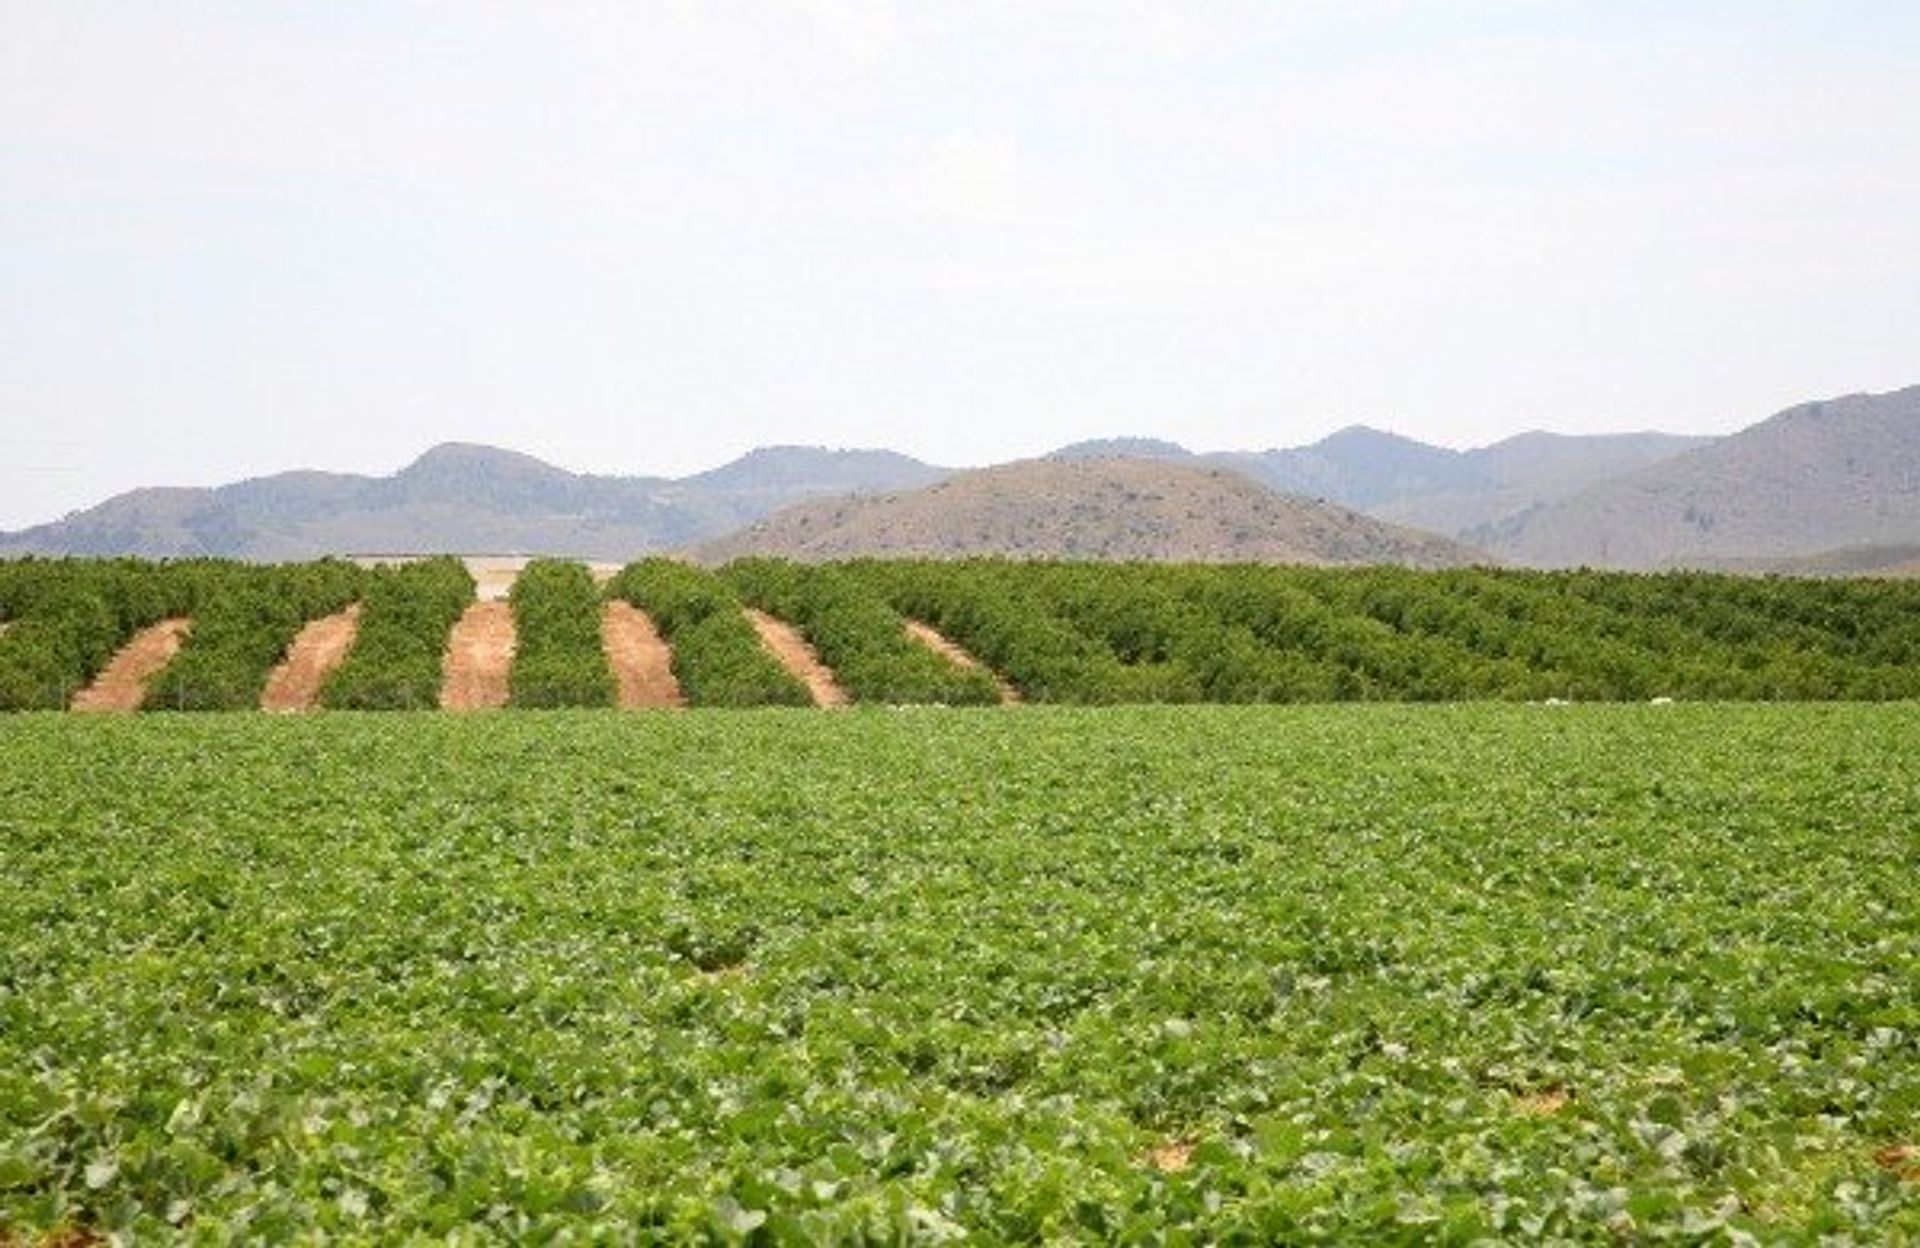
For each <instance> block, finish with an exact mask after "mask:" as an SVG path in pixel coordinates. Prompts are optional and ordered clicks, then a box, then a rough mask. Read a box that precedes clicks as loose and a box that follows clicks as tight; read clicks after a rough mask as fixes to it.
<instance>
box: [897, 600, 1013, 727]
mask: <svg viewBox="0 0 1920 1248" xmlns="http://www.w3.org/2000/svg"><path fill="white" fill-rule="evenodd" d="M907 636H909V637H911V638H913V639H914V640H915V641H917V642H919V643H920V644H921V645H923V646H925V647H926V648H927V649H929V650H931V651H933V652H934V653H935V654H937V655H940V656H941V657H942V658H944V659H946V660H947V662H949V663H951V664H953V665H954V666H955V667H964V668H970V669H972V670H975V671H982V672H986V673H987V675H989V676H991V677H993V683H994V685H995V686H996V687H997V688H998V689H999V690H1000V705H1002V706H1012V705H1013V704H1014V703H1016V702H1018V701H1019V700H1020V691H1019V690H1018V689H1015V688H1014V687H1013V684H1012V682H1010V681H1009V680H1007V678H1006V677H1004V676H1002V675H1000V673H998V672H995V671H990V670H989V669H988V668H987V665H986V664H984V663H982V662H981V661H980V660H979V659H976V658H974V657H973V656H972V655H971V654H968V653H967V652H966V650H965V649H963V648H962V647H961V646H960V644H959V643H958V642H954V641H949V640H948V639H947V638H945V637H943V636H941V635H940V633H939V631H938V630H936V629H935V628H934V627H933V626H932V625H931V624H923V623H921V622H920V621H919V620H908V621H907Z"/></svg>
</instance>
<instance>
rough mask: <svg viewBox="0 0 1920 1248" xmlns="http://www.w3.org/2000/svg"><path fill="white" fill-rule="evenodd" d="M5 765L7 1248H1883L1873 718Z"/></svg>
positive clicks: (1910, 925) (747, 725) (1913, 887)
mask: <svg viewBox="0 0 1920 1248" xmlns="http://www.w3.org/2000/svg"><path fill="white" fill-rule="evenodd" d="M0 733H3V734H4V742H5V748H4V749H0V796H3V797H4V801H0V855H4V861H5V862H6V864H7V870H6V871H5V872H0V950H4V956H0V1240H8V1241H13V1240H18V1241H21V1242H25V1243H37V1242H41V1241H42V1240H43V1239H46V1238H48V1237H66V1238H73V1239H77V1238H82V1237H85V1238H97V1239H102V1240H105V1239H107V1238H109V1237H113V1236H116V1235H117V1236H119V1237H121V1238H123V1239H127V1240H130V1241H133V1242H145V1241H149V1240H162V1241H165V1240H172V1239H176V1238H192V1239H196V1240H207V1241H226V1240H231V1239H258V1240H263V1241H269V1242H283V1241H292V1240H318V1239H323V1238H336V1239H347V1240H355V1241H370V1242H372V1241H377V1242H403V1241H413V1240H426V1239H433V1240H442V1239H445V1238H447V1237H449V1236H453V1237H455V1238H460V1237H463V1236H464V1237H480V1238H501V1239H513V1240H532V1241H541V1242H548V1241H558V1240H575V1241H584V1242H600V1241H619V1240H623V1239H629V1238H637V1239H642V1240H674V1241H680V1242H698V1241H711V1240H720V1241H738V1240H740V1239H745V1238H751V1239H753V1240H755V1241H756V1242H783V1241H784V1242H824V1243H843V1242H860V1241H873V1240H885V1241H888V1242H917V1241H921V1240H929V1239H953V1238H957V1237H959V1236H961V1235H963V1234H964V1235H966V1236H968V1237H971V1238H973V1239H975V1240H978V1241H981V1242H992V1243H1002V1242H1034V1241H1038V1240H1050V1241H1058V1242H1107V1241H1123V1242H1143V1241H1144V1242H1169V1241H1170V1242H1193V1243H1212V1242H1248V1243H1252V1242H1258V1243H1268V1242H1278V1243H1300V1242H1330V1241H1332V1242H1388V1243H1427V1242H1459V1243H1472V1242H1476V1241H1490V1242H1542V1241H1552V1242H1572V1243H1594V1242H1597V1243H1610V1242H1621V1241H1624V1242H1656V1243H1657V1242H1683V1243H1694V1242H1744V1241H1749V1240H1750V1241H1754V1242H1761V1243H1782V1242H1784V1243H1800V1242H1818V1241H1821V1240H1823V1239H1824V1240H1830V1241H1834V1242H1854V1243H1876V1244H1877V1243H1907V1242H1913V1241H1915V1239H1916V1238H1920V1187H1916V1185H1915V1183H1914V1182H1913V1180H1912V1178H1911V1175H1910V1172H1909V1171H1907V1170H1906V1169H1905V1167H1907V1166H1909V1165H1910V1164H1911V1160H1910V1159H1911V1157H1912V1154H1911V1151H1910V1150H1911V1149H1912V1148H1913V1147H1914V1146H1915V1145H1916V1144H1920V1140H1915V1138H1914V1134H1913V1133H1914V1128H1915V1122H1916V1114H1915V1107H1916V1105H1920V1006H1917V1005H1916V1001H1915V998H1914V994H1913V991H1912V986H1913V984H1914V983H1916V982H1920V932H1916V928H1915V923H1914V916H1915V915H1916V914H1920V875H1916V873H1915V871H1914V870H1913V848H1914V846H1913V829H1914V828H1915V826H1917V825H1920V717H1916V716H1915V715H1914V714H1913V712H1912V709H1911V708H1910V707H1906V706H1902V705H1888V706H1869V705H1859V704H1848V705H1797V706H1796V705H1746V706H1730V705H1718V706H1673V707H1649V706H1644V705H1637V706H1575V707H1554V708H1547V707H1528V706H1512V705H1478V706H1391V705H1387V706H1382V705H1371V706H1315V707H1271V706H1256V707H1221V706H1143V707H1123V708H1102V709H1099V710H1086V709H1080V708H1066V707H1046V706H1040V707H1029V708H1027V709H1026V710H1024V711H1022V712H1021V713H1019V714H1005V715H1003V714H998V713H992V714H949V713H943V712H937V711H919V710H915V711H905V712H899V713H880V714H859V715H821V714H818V713H815V712H812V711H805V710H801V711H779V710H776V711H770V712H766V713H761V714H754V715H730V714H713V715H703V714H689V715H674V716H631V715H620V714H616V713H612V712H604V713H603V712H591V711H556V712H553V713H551V714H543V715H537V716H536V715H518V716H515V715H500V716H472V717H467V716H449V715H441V714H437V713H427V714H417V715H408V714H389V715H379V716H373V715H335V716H320V717H312V718H306V719H292V718H282V717H268V716H259V715H203V716H165V717H162V716H147V717H137V718H133V719H123V720H119V721H114V722H103V721H101V720H99V719H96V718H91V717H78V716H27V717H16V718H14V719H11V720H9V721H7V722H6V723H5V724H4V726H3V727H0ZM1783 742H1790V743H1791V748H1782V743H1783Z"/></svg>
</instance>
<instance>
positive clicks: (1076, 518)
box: [692, 459, 1485, 567]
mask: <svg viewBox="0 0 1920 1248" xmlns="http://www.w3.org/2000/svg"><path fill="white" fill-rule="evenodd" d="M692 553H693V554H694V556H695V557H696V558H699V559H702V560H705V561H709V562H723V561H725V560H728V559H733V558H737V557H740V556H743V555H778V556H783V557H785V558H789V559H800V560H822V559H844V558H854V557H858V556H866V555H873V556H881V555H892V556H907V555H914V556H929V557H934V558H963V557H966V556H969V555H1007V556H1012V557H1016V558H1035V559H1038V558H1061V559H1111V560H1126V559H1139V560H1156V561H1181V562H1212V563H1221V562H1242V561H1244V562H1263V563H1309V564H1359V563H1399V564H1406V565H1409V566H1413V567H1457V566H1460V565H1463V564H1468V563H1474V562H1485V556H1483V555H1480V554H1479V553H1478V552H1476V551H1474V550H1471V549H1469V548H1467V547H1465V546H1462V545H1460V544H1459V543H1457V542H1452V541H1449V540H1448V539H1446V538H1443V537H1439V536H1437V535H1435V534H1431V533H1423V532H1420V531H1418V530H1416V529H1406V528H1401V527H1399V526H1397V525H1391V524H1386V523H1383V522H1381V521H1378V520H1374V519H1372V518H1371V517H1368V516H1363V515H1361V514H1360V513H1358V512H1355V511H1348V510H1347V509H1346V508H1344V507H1338V506H1335V505H1333V504H1331V503H1322V502H1315V501H1311V500H1308V499H1303V498H1295V497H1292V496H1289V495H1285V494H1276V493H1274V492H1273V491H1272V490H1269V489H1267V488H1266V487H1264V486H1261V485H1258V484H1256V483H1255V482H1253V481H1250V480H1248V479H1247V478H1246V477H1243V476H1241V475H1239V474H1238V473H1234V472H1227V471H1225V470H1222V469H1217V468H1211V469H1210V468H1199V467H1192V466H1189V465H1186V464H1181V463H1169V462H1164V461H1150V460H1140V459H1087V460H1025V461H1021V462H1018V463H1012V464H1002V465H999V466H997V467H993V468H982V469H979V470H977V471H973V472H964V473H960V474H958V475H956V476H953V477H950V478H948V479H947V480H945V481H941V482H939V483H937V484H935V485H931V486H927V487H925V488H923V489H917V490H907V491H901V492H895V493H888V494H874V495H856V496H852V497H846V498H837V499H822V500H818V501H815V502H810V503H803V504H801V505H800V506H797V507H791V508H788V509H787V510H785V511H782V512H779V513H777V514H776V515H773V516H770V517H768V518H767V519H765V520H762V521H760V522H759V523H757V524H754V525H753V526H752V527H750V528H747V529H744V530H742V531H741V532H739V533H736V534H734V535H732V536H730V537H723V538H720V539H718V540H715V541H710V542H705V543H702V544H700V545H698V546H696V547H694V548H693V552H692Z"/></svg>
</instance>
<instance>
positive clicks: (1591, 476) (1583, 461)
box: [1367, 432, 1713, 540]
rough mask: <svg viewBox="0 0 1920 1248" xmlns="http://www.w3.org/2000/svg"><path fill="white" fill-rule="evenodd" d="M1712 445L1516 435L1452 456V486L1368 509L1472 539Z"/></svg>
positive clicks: (1654, 437) (1674, 438)
mask: <svg viewBox="0 0 1920 1248" xmlns="http://www.w3.org/2000/svg"><path fill="white" fill-rule="evenodd" d="M1712 440H1713V439H1711V438H1700V437H1683V436H1681V435H1678V434H1671V433H1602V434H1579V435H1570V434H1561V433H1540V432H1534V433H1522V434H1518V435H1516V436H1514V437H1511V438H1507V439H1505V440H1503V441H1500V442H1495V443H1492V444H1491V445H1489V446H1481V447H1476V448H1474V449H1473V450H1470V451H1461V452H1458V454H1459V455H1460V462H1461V466H1462V467H1463V468H1464V469H1465V473H1464V474H1463V476H1462V477H1461V478H1460V479H1459V481H1458V483H1456V484H1452V485H1443V486H1441V487H1440V488H1437V489H1431V490H1424V491H1414V492H1411V493H1406V494H1399V495H1395V496H1390V497H1384V498H1382V499H1380V500H1379V501H1378V502H1377V503H1376V504H1374V505H1373V506H1371V507H1369V508H1367V510H1368V511H1369V512H1370V513H1371V514H1373V515H1376V516H1379V517H1380V518H1381V519H1384V520H1392V521H1395V522H1397V523H1400V524H1410V525H1413V526H1414V527H1415V528H1422V529H1432V530H1433V531H1435V532H1436V533H1447V534H1451V535H1453V536H1455V537H1460V538H1462V540H1470V539H1467V538H1466V537H1464V536H1463V535H1466V534H1469V533H1473V532H1475V531H1477V530H1480V529H1482V528H1483V527H1484V526H1487V525H1492V524H1498V523H1500V522H1501V521H1503V520H1507V519H1510V518H1512V517H1514V516H1517V515H1519V514H1520V513H1522V512H1525V511H1530V510H1532V509H1534V508H1536V507H1541V506H1544V505H1546V504H1548V503H1552V502H1557V501H1559V500H1560V499H1563V498H1567V497H1569V496H1571V495H1573V494H1577V493H1579V492H1580V491H1581V490H1583V489H1585V488H1587V487H1588V486H1590V485H1594V484H1596V483H1598V482H1600V481H1604V480H1606V479H1608V478H1609V477H1615V476H1619V475H1620V474H1622V473H1626V472H1632V471H1634V470H1635V469H1638V468H1644V467H1646V466H1647V465H1649V464H1656V463H1659V462H1660V461H1661V460H1665V459H1671V458H1672V457H1673V456H1675V455H1678V454H1680V453H1681V452H1682V451H1688V450H1692V449H1694V448H1695V447H1700V446H1705V445H1706V444H1707V443H1709V442H1711V441H1712Z"/></svg>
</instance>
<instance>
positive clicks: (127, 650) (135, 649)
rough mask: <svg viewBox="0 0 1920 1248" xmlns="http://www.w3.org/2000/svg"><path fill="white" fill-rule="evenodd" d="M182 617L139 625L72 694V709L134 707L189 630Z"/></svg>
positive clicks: (111, 709) (134, 709)
mask: <svg viewBox="0 0 1920 1248" xmlns="http://www.w3.org/2000/svg"><path fill="white" fill-rule="evenodd" d="M192 628H193V625H192V622H191V621H189V620H185V619H179V618H175V619H170V620H162V621H160V622H159V623H158V624H155V625H152V626H151V627H148V628H143V629H141V630H140V631H139V632H138V633H136V634H134V637H133V640H132V641H129V642H128V643H127V644H126V645H124V646H122V647H120V649H119V651H118V652H117V653H116V654H115V655H114V656H113V658H112V659H111V660H109V661H108V663H107V665H106V667H105V668H103V669H102V670H101V672H100V674H99V675H98V676H96V677H94V679H93V683H92V684H90V685H88V686H87V687H86V688H85V689H82V690H80V692H78V693H76V694H74V695H73V709H74V710H76V711H137V710H139V709H140V703H141V702H142V701H143V700H144V699H145V698H146V696H147V684H148V682H150V681H151V680H152V679H153V678H154V677H155V676H158V675H159V674H160V673H161V671H163V670H164V669H165V668H166V666H167V664H168V663H170V662H172V661H173V656H174V655H176V654H178V653H179V652H180V646H181V643H183V642H184V641H186V639H187V634H188V633H189V632H190V631H192Z"/></svg>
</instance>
